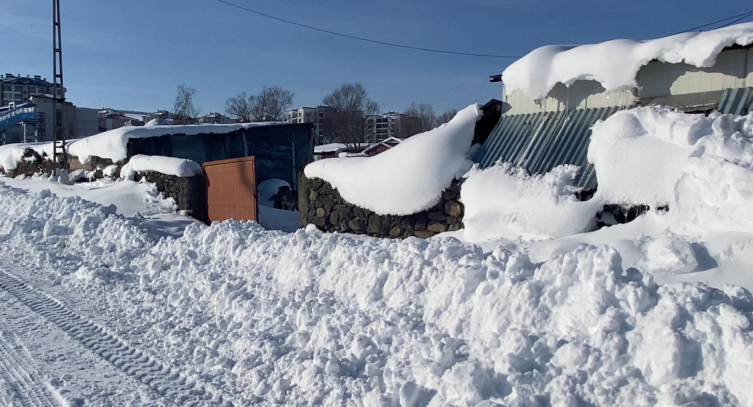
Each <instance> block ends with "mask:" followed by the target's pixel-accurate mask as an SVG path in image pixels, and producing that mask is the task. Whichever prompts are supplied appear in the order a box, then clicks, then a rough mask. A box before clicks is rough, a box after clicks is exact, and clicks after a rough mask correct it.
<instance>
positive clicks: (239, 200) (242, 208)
mask: <svg viewBox="0 0 753 407" xmlns="http://www.w3.org/2000/svg"><path fill="white" fill-rule="evenodd" d="M203 168H204V176H205V177H206V181H207V209H208V212H209V221H210V222H214V221H223V220H227V219H235V220H258V212H257V210H258V209H257V206H256V162H255V160H254V157H243V158H234V159H231V160H219V161H208V162H205V163H204V165H203Z"/></svg>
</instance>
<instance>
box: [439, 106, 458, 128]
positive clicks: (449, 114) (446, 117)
mask: <svg viewBox="0 0 753 407" xmlns="http://www.w3.org/2000/svg"><path fill="white" fill-rule="evenodd" d="M457 114H458V109H447V110H445V111H444V112H442V114H440V115H439V116H437V124H438V125H441V124H445V123H448V122H449V121H450V120H452V118H453V117H455V115H457Z"/></svg>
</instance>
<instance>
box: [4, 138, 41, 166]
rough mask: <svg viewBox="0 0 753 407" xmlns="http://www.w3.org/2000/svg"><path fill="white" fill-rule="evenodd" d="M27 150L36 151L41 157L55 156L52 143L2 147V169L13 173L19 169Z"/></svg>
mask: <svg viewBox="0 0 753 407" xmlns="http://www.w3.org/2000/svg"><path fill="white" fill-rule="evenodd" d="M27 149H32V150H34V151H36V152H37V153H38V154H39V155H43V154H47V155H48V156H49V157H52V155H53V151H52V150H53V148H52V143H51V142H42V143H15V144H5V145H2V146H0V167H2V168H3V169H4V170H5V171H6V172H9V171H13V170H15V169H16V167H18V163H20V162H21V160H22V159H23V156H24V152H25V151H26V150H27Z"/></svg>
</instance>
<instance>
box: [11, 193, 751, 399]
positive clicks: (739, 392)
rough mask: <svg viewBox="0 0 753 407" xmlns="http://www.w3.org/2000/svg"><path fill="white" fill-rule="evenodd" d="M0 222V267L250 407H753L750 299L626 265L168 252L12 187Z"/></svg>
mask: <svg viewBox="0 0 753 407" xmlns="http://www.w3.org/2000/svg"><path fill="white" fill-rule="evenodd" d="M0 212H1V213H3V214H4V215H5V216H3V217H0V241H1V242H2V243H0V244H2V247H3V251H2V254H0V263H2V264H6V263H5V262H7V261H10V260H11V256H23V257H22V258H27V259H31V260H30V262H31V263H32V264H33V267H26V268H24V270H26V271H25V273H27V274H25V275H23V276H22V277H23V278H24V279H26V280H27V281H32V282H34V284H35V285H40V286H39V287H40V288H39V289H43V290H44V291H54V292H55V293H57V294H56V295H60V296H68V297H70V298H72V299H71V300H69V301H67V302H68V303H70V304H81V305H79V306H78V307H79V308H78V311H77V312H79V313H84V312H88V315H90V316H89V318H95V317H96V318H97V320H101V321H103V322H105V323H107V324H110V325H111V326H114V327H117V329H113V330H112V332H117V333H118V335H120V336H122V337H123V340H124V341H126V342H129V343H133V344H138V345H139V346H141V347H143V348H145V350H148V353H149V354H152V355H156V356H155V357H156V358H158V359H161V360H162V361H163V362H165V361H166V362H169V363H170V364H171V365H172V366H174V368H175V369H176V370H177V371H181V372H185V374H186V375H187V377H189V378H190V380H191V381H192V382H211V383H213V384H215V385H216V388H214V390H212V391H213V392H214V391H219V392H222V393H223V395H224V399H225V400H233V402H234V404H235V405H269V404H282V405H311V404H323V405H341V404H342V405H359V404H361V403H363V404H364V405H398V403H402V405H420V406H430V407H433V406H443V405H460V406H474V405H479V403H484V404H481V405H493V404H501V405H513V406H525V405H539V404H540V403H541V402H542V400H546V403H548V404H550V405H556V406H558V405H579V404H585V405H598V406H607V405H635V406H653V405H678V404H680V405H683V404H689V405H699V404H701V405H707V404H711V405H713V404H717V405H749V404H751V403H753V389H751V387H750V386H749V383H750V381H751V379H753V372H752V371H751V369H750V364H751V362H752V361H753V333H752V332H751V326H750V321H751V318H753V296H751V294H750V292H747V291H745V290H742V289H741V288H739V287H732V286H728V287H724V288H723V289H715V288H710V287H708V286H706V285H703V284H684V283H669V284H664V285H658V284H657V283H656V282H655V279H654V277H653V276H652V275H651V274H650V273H645V272H641V271H639V270H637V269H631V268H627V267H625V266H624V264H623V259H622V256H621V254H620V253H619V252H618V251H617V249H615V248H612V247H608V246H592V245H578V246H576V247H574V248H572V249H570V250H568V251H566V252H563V253H556V254H552V255H550V256H547V257H546V258H544V259H542V260H541V261H535V262H534V261H532V259H531V258H529V256H528V255H527V254H526V253H525V252H523V251H519V250H508V249H506V248H505V247H503V246H500V247H498V248H496V249H495V250H493V251H492V252H490V253H485V252H484V251H482V250H481V249H480V248H479V247H478V246H474V245H468V244H464V243H461V242H459V241H458V240H456V239H452V238H444V239H432V240H420V239H415V238H411V239H406V240H403V241H400V240H389V239H376V238H370V237H351V236H347V235H337V234H325V233H321V232H318V231H314V230H300V231H297V232H296V233H293V234H284V233H280V232H269V231H265V230H263V229H262V228H261V227H259V226H258V225H257V224H255V223H241V222H234V221H226V222H222V223H216V224H214V225H212V226H204V225H198V224H197V225H191V226H189V227H188V228H187V229H186V231H185V233H184V235H183V236H182V237H181V238H177V239H174V238H161V239H159V240H155V239H153V237H152V236H150V235H149V234H148V232H147V231H145V230H144V229H141V228H139V227H138V226H137V224H134V223H133V222H132V221H129V220H127V219H125V218H123V217H121V216H120V215H117V214H115V213H113V212H112V211H110V210H108V209H107V208H105V207H102V206H100V205H97V204H94V203H91V202H88V201H85V200H82V199H80V198H77V197H67V198H65V197H58V196H55V195H53V194H50V193H49V192H46V193H45V192H43V193H39V194H32V193H26V192H23V191H19V190H16V189H12V188H9V187H7V186H4V185H0ZM71 214H75V215H74V216H71ZM623 226H629V225H623ZM43 231H47V232H43ZM61 242H65V244H60V243H61ZM665 243H666V242H664V243H660V244H659V246H662V247H665V248H666V247H673V246H677V245H675V244H673V243H671V242H670V243H669V244H665ZM677 247H679V246H677ZM53 248H54V249H53ZM676 252H677V253H679V254H680V255H679V256H677V257H678V258H682V255H681V254H682V253H683V250H676ZM18 272H21V271H18ZM79 277H85V278H79ZM68 297H66V298H68ZM74 298H75V300H73V299H74ZM87 310H88V311H87ZM76 376H78V375H76Z"/></svg>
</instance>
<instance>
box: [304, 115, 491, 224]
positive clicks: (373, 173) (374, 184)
mask: <svg viewBox="0 0 753 407" xmlns="http://www.w3.org/2000/svg"><path fill="white" fill-rule="evenodd" d="M480 115H481V110H480V109H479V106H478V105H471V106H469V107H467V108H465V109H463V110H462V111H460V112H459V113H458V114H457V116H455V118H453V119H452V120H451V121H450V122H449V123H447V124H446V125H444V126H441V127H438V128H436V129H434V130H431V131H428V132H426V133H422V134H418V135H415V136H413V137H411V138H409V139H407V140H405V141H403V142H402V143H400V144H399V145H397V146H395V147H394V148H392V149H390V150H388V151H386V152H384V153H382V154H379V155H377V156H374V157H352V158H330V159H327V160H320V161H316V162H314V163H311V164H309V165H307V166H306V168H305V174H306V176H307V177H309V178H321V179H323V180H325V181H327V182H329V183H330V184H331V185H332V186H333V187H334V188H336V189H337V190H338V192H339V193H340V195H341V196H342V197H343V199H345V200H346V201H348V202H350V203H352V204H355V205H358V206H360V207H363V208H366V209H370V210H372V211H374V212H375V213H377V214H380V215H387V214H391V215H409V214H413V213H416V212H420V211H422V210H425V209H429V208H430V207H432V206H433V205H434V204H436V203H437V202H438V201H439V199H440V197H441V194H442V191H444V190H445V188H447V187H449V186H450V184H451V183H452V180H453V179H456V178H459V177H461V176H462V175H463V174H465V173H466V172H467V171H468V170H469V169H470V168H471V165H472V163H471V161H470V160H469V159H468V157H467V153H468V150H469V149H470V147H471V142H472V140H473V134H474V129H475V126H476V121H477V120H478V119H479V117H480Z"/></svg>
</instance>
